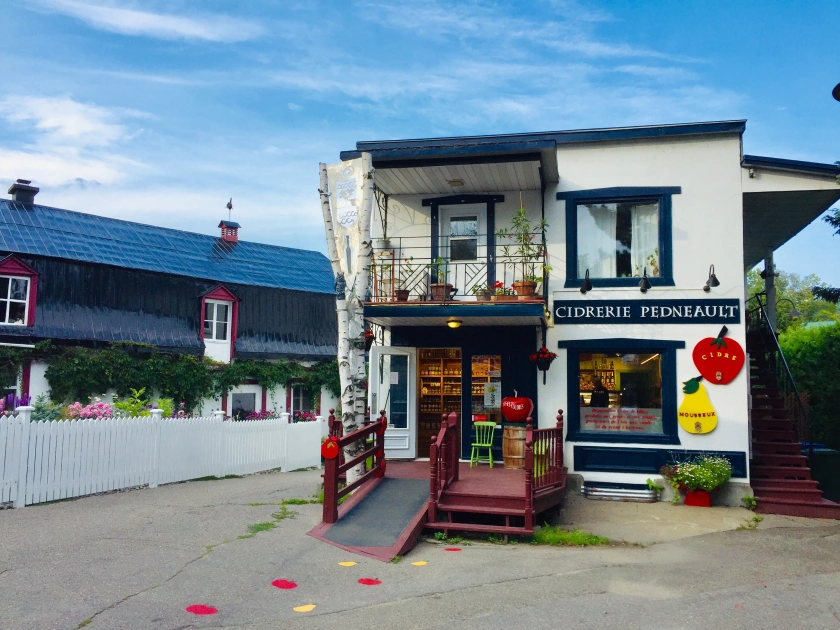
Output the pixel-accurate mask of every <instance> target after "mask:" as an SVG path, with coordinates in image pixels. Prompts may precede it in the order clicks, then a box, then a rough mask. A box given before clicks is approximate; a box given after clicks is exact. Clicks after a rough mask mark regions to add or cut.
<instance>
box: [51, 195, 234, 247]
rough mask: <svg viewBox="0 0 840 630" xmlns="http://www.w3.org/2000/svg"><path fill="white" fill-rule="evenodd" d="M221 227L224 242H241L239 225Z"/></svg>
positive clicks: (230, 223)
mask: <svg viewBox="0 0 840 630" xmlns="http://www.w3.org/2000/svg"><path fill="white" fill-rule="evenodd" d="M36 190H37V189H36ZM219 227H220V228H222V240H224V241H227V242H229V243H235V242H236V241H238V240H239V224H238V223H234V222H233V221H221V222H220V223H219Z"/></svg>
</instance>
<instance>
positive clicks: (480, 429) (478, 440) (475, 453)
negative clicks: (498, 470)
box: [470, 422, 496, 468]
mask: <svg viewBox="0 0 840 630" xmlns="http://www.w3.org/2000/svg"><path fill="white" fill-rule="evenodd" d="M473 426H474V427H475V441H474V442H473V443H472V452H471V453H470V468H472V467H473V464H480V463H481V462H490V468H493V435H494V431H495V429H496V423H495V422H473ZM483 448H486V449H487V459H482V458H481V449H483Z"/></svg>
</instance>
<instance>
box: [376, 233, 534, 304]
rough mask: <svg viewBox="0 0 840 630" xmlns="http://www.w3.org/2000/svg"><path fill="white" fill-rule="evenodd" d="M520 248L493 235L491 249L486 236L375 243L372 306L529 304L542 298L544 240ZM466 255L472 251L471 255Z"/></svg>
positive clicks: (407, 238)
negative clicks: (432, 241)
mask: <svg viewBox="0 0 840 630" xmlns="http://www.w3.org/2000/svg"><path fill="white" fill-rule="evenodd" d="M530 236H531V239H532V244H526V245H525V247H522V246H520V245H518V244H511V243H510V242H509V241H507V239H506V238H505V237H504V236H497V237H496V238H497V243H496V245H495V246H494V247H493V248H488V247H486V246H482V245H481V243H486V242H487V237H486V235H477V236H474V237H471V239H464V240H467V241H469V240H473V243H467V246H466V247H464V246H463V242H464V240H461V243H457V242H456V241H455V239H452V240H450V239H443V238H442V239H440V243H439V244H438V246H437V247H433V246H432V245H431V244H430V238H429V237H428V236H426V237H402V238H391V239H388V240H387V241H385V242H383V241H382V239H380V240H379V241H378V242H375V243H374V248H373V261H372V269H371V271H372V273H371V281H372V286H371V300H372V301H373V302H407V301H421V302H447V301H469V300H476V301H479V302H486V301H500V300H516V299H533V300H542V299H543V296H544V295H546V294H547V286H546V285H547V283H548V271H549V270H548V268H547V266H546V261H547V251H546V247H545V244H544V235H543V234H542V233H535V234H533V235H530ZM470 250H471V251H470Z"/></svg>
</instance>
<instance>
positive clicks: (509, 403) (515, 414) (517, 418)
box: [502, 390, 534, 423]
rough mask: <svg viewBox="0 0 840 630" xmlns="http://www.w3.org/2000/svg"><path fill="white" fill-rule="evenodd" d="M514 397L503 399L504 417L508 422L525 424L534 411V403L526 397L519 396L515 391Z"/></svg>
mask: <svg viewBox="0 0 840 630" xmlns="http://www.w3.org/2000/svg"><path fill="white" fill-rule="evenodd" d="M513 394H514V395H513V396H512V397H508V398H502V415H503V416H504V417H505V420H507V421H508V422H517V423H518V422H525V420H527V419H528V416H530V415H531V413H532V412H533V411H534V401H532V400H531V399H530V398H525V396H518V395H517V392H516V390H513Z"/></svg>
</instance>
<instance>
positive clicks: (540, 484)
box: [525, 409, 563, 491]
mask: <svg viewBox="0 0 840 630" xmlns="http://www.w3.org/2000/svg"><path fill="white" fill-rule="evenodd" d="M528 426H529V427H530V424H529V425H528ZM525 440H526V447H527V443H528V438H527V436H526V438H525ZM531 440H532V451H533V453H534V468H533V472H534V482H533V483H534V490H535V491H537V490H541V489H543V488H547V487H549V486H555V485H557V484H559V483H561V482H562V481H563V410H562V409H560V410H559V411H558V412H557V426H554V427H552V428H550V429H534V430H533V431H532V433H531Z"/></svg>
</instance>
